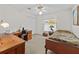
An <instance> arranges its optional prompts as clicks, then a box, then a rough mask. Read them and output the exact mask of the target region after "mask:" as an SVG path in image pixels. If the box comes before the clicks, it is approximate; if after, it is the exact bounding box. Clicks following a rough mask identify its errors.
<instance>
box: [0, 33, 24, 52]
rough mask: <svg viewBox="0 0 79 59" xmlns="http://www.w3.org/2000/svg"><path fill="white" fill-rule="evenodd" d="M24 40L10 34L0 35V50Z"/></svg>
mask: <svg viewBox="0 0 79 59" xmlns="http://www.w3.org/2000/svg"><path fill="white" fill-rule="evenodd" d="M24 42H25V41H24V40H22V39H21V38H19V37H17V36H15V35H12V34H4V35H0V52H2V51H5V50H7V49H9V48H12V47H15V46H16V45H19V44H21V43H24Z"/></svg>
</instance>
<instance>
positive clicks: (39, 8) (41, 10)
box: [27, 4, 46, 15]
mask: <svg viewBox="0 0 79 59" xmlns="http://www.w3.org/2000/svg"><path fill="white" fill-rule="evenodd" d="M27 9H28V10H31V9H32V8H27ZM35 11H36V12H37V13H38V14H39V15H42V14H43V13H44V12H46V8H45V6H43V5H42V4H38V5H37V6H36V7H35Z"/></svg>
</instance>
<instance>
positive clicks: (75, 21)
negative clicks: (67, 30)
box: [73, 9, 78, 25]
mask: <svg viewBox="0 0 79 59" xmlns="http://www.w3.org/2000/svg"><path fill="white" fill-rule="evenodd" d="M77 23H78V22H77V9H75V10H73V25H77Z"/></svg>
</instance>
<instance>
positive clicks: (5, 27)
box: [1, 22, 9, 33]
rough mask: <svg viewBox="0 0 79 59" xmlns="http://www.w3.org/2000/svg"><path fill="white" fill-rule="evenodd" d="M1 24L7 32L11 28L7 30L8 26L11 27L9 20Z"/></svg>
mask: <svg viewBox="0 0 79 59" xmlns="http://www.w3.org/2000/svg"><path fill="white" fill-rule="evenodd" d="M1 26H2V27H3V28H4V29H5V33H7V32H8V31H9V30H7V28H9V24H8V23H7V22H2V23H1Z"/></svg>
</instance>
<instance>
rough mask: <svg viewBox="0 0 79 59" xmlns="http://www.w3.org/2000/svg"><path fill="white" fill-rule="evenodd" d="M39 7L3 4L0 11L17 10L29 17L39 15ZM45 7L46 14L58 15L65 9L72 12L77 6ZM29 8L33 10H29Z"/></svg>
mask: <svg viewBox="0 0 79 59" xmlns="http://www.w3.org/2000/svg"><path fill="white" fill-rule="evenodd" d="M37 6H38V5H36V4H14V5H12V4H7V5H6V4H3V5H0V11H3V9H5V12H6V10H10V9H13V10H17V12H20V13H21V12H22V13H27V14H28V15H29V14H30V15H38V13H37V12H36V9H35V8H36V7H37ZM43 6H44V7H45V9H46V12H45V13H44V15H45V14H50V13H57V12H60V11H62V10H63V9H65V10H66V9H70V10H72V8H73V7H74V6H75V5H74V4H43ZM28 8H31V9H28Z"/></svg>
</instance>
